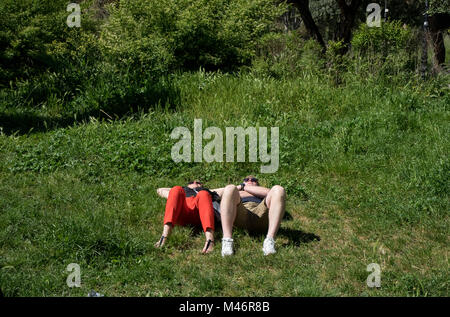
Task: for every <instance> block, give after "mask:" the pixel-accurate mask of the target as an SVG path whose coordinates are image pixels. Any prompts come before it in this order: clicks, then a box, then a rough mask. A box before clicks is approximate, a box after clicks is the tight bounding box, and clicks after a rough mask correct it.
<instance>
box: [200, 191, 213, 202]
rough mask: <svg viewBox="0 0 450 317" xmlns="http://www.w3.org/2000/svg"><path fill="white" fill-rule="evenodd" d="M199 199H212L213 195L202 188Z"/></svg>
mask: <svg viewBox="0 0 450 317" xmlns="http://www.w3.org/2000/svg"><path fill="white" fill-rule="evenodd" d="M197 196H198V198H199V199H208V200H210V199H211V195H210V194H209V193H208V192H207V191H206V190H201V191H199V192H198V194H197Z"/></svg>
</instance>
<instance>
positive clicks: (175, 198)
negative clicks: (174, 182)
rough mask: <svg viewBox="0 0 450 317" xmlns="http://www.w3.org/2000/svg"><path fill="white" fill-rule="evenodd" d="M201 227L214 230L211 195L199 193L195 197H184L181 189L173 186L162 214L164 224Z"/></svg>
mask: <svg viewBox="0 0 450 317" xmlns="http://www.w3.org/2000/svg"><path fill="white" fill-rule="evenodd" d="M169 222H170V223H172V224H173V225H178V226H185V225H194V226H200V225H201V226H202V228H203V231H206V229H208V228H209V229H211V230H214V209H213V205H212V199H211V195H210V194H209V193H208V192H207V191H204V190H202V191H200V192H199V193H198V194H197V196H195V197H186V193H185V192H184V189H183V187H181V186H175V187H172V189H171V190H170V192H169V197H168V198H167V203H166V212H165V214H164V224H167V223H169Z"/></svg>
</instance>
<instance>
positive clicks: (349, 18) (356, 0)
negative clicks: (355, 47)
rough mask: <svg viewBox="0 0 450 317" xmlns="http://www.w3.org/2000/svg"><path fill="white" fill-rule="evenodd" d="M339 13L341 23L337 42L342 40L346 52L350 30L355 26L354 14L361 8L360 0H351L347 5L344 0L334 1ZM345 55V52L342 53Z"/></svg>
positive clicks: (350, 34)
mask: <svg viewBox="0 0 450 317" xmlns="http://www.w3.org/2000/svg"><path fill="white" fill-rule="evenodd" d="M336 1H337V4H338V6H339V9H340V11H341V23H340V27H339V33H338V40H343V41H344V44H346V45H345V51H347V50H348V44H350V41H351V39H352V30H353V27H354V26H355V20H356V13H357V12H358V9H359V8H360V7H361V4H362V0H352V1H351V3H350V4H347V2H346V0H336ZM343 53H345V52H343Z"/></svg>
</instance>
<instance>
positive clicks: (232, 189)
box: [222, 184, 238, 196]
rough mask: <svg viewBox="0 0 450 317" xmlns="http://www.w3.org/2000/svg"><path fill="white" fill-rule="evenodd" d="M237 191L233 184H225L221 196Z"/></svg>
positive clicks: (230, 194)
mask: <svg viewBox="0 0 450 317" xmlns="http://www.w3.org/2000/svg"><path fill="white" fill-rule="evenodd" d="M237 192H238V190H237V187H236V186H235V185H231V184H230V185H227V186H225V188H224V190H223V195H222V196H232V195H233V194H235V193H237Z"/></svg>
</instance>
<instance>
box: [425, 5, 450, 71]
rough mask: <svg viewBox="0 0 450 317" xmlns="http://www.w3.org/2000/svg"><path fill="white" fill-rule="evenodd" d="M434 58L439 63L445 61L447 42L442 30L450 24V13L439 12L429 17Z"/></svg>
mask: <svg viewBox="0 0 450 317" xmlns="http://www.w3.org/2000/svg"><path fill="white" fill-rule="evenodd" d="M429 22H430V33H431V39H432V40H433V43H432V44H433V49H434V58H435V63H436V64H437V65H441V64H444V63H445V44H444V37H443V35H442V31H443V30H446V29H447V28H448V27H449V26H450V14H446V13H437V14H434V15H432V16H431V17H430V18H429Z"/></svg>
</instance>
